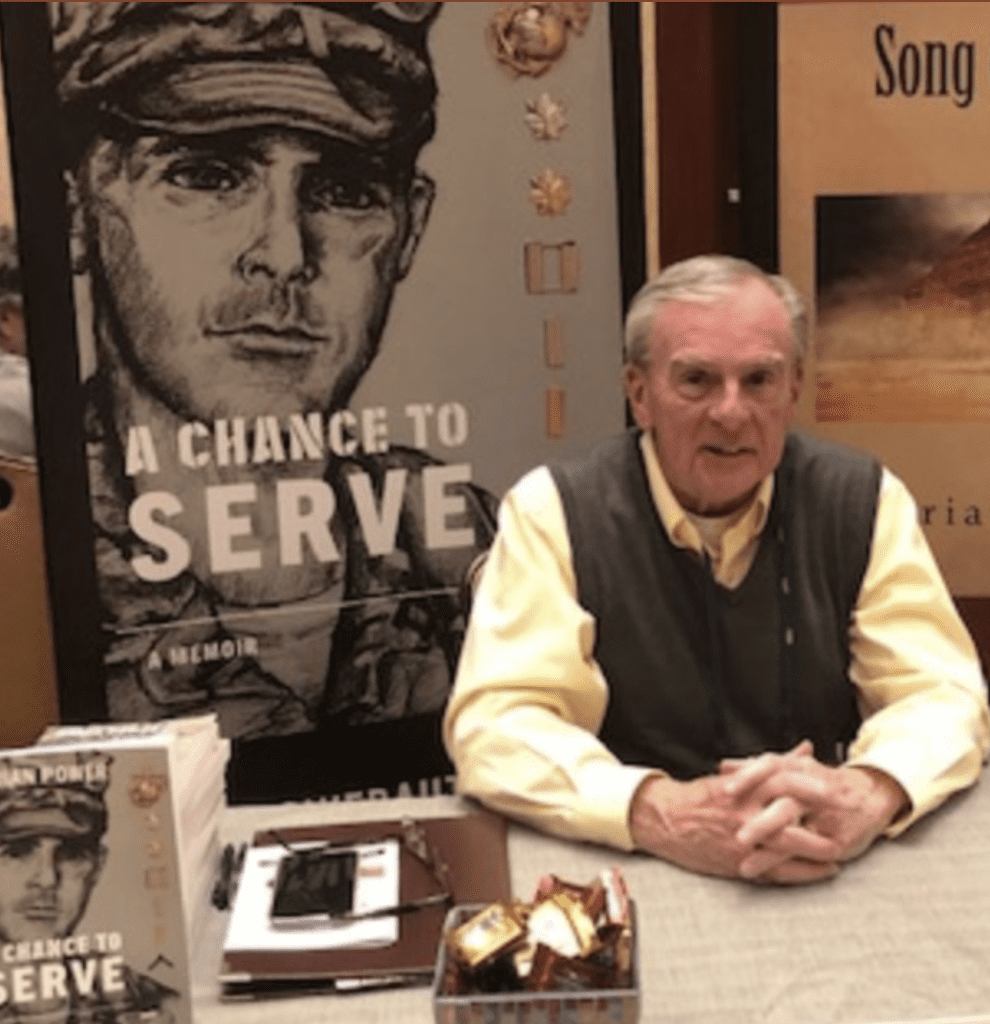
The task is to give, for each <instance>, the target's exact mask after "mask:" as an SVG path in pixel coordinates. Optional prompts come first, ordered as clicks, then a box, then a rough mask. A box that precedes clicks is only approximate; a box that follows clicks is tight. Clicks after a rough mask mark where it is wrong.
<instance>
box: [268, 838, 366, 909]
mask: <svg viewBox="0 0 990 1024" xmlns="http://www.w3.org/2000/svg"><path fill="white" fill-rule="evenodd" d="M357 862H358V854H357V851H356V850H323V849H319V848H317V849H312V850H297V851H295V852H293V853H289V854H286V856H285V857H283V858H282V860H281V861H280V862H279V865H278V871H277V873H276V875H275V889H274V893H273V895H272V908H271V918H272V922H273V923H276V924H277V923H279V922H281V923H287V924H296V923H298V924H302V923H304V922H303V919H304V918H316V919H318V920H321V921H323V922H326V920H327V918H328V917H333V916H337V915H340V914H346V913H348V912H350V911H351V910H352V909H353V908H354V882H355V878H356V876H357Z"/></svg>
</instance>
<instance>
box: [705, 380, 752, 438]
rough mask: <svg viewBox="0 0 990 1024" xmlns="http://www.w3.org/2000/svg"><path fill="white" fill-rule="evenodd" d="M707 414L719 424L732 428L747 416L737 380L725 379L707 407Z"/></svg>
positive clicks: (740, 423)
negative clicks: (715, 396)
mask: <svg viewBox="0 0 990 1024" xmlns="http://www.w3.org/2000/svg"><path fill="white" fill-rule="evenodd" d="M709 415H710V416H711V418H712V419H713V420H715V421H716V422H717V423H718V424H719V425H720V426H722V427H725V428H726V429H728V430H732V429H734V428H736V427H739V426H741V425H742V424H743V423H744V422H745V420H746V416H747V412H746V404H745V400H744V396H743V393H742V389H741V388H740V386H739V381H737V380H731V379H730V380H726V381H725V383H724V386H723V387H722V388H721V390H720V391H719V393H718V396H717V398H716V399H715V401H714V402H713V403H712V405H711V407H710V409H709Z"/></svg>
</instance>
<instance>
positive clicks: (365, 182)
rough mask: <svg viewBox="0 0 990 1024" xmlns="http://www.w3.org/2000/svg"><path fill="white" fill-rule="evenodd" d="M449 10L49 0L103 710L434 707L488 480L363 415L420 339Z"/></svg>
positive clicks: (316, 716) (288, 717)
mask: <svg viewBox="0 0 990 1024" xmlns="http://www.w3.org/2000/svg"><path fill="white" fill-rule="evenodd" d="M441 7H442V5H441V4H436V3H276V4H262V3H257V4H256V3H228V4H213V3H209V4H206V3H186V4H182V3H155V4H142V3H54V4H50V5H49V8H50V13H51V17H52V38H53V48H54V61H55V71H56V76H57V89H58V102H59V105H60V109H61V114H62V119H61V123H62V131H63V135H64V147H63V148H64V152H65V179H66V183H67V197H68V206H69V216H70V221H71V227H70V230H71V238H70V249H71V258H72V267H73V272H74V275H75V281H76V316H77V326H78V331H79V334H80V350H81V351H82V352H84V353H85V352H89V353H90V355H89V358H88V361H87V359H86V358H83V364H84V365H83V367H82V369H83V375H84V379H85V385H84V386H85V408H86V423H85V434H86V458H87V466H88V480H89V489H90V501H91V506H92V515H93V522H94V531H95V544H96V553H95V560H96V567H97V576H98V579H99V600H100V605H101V608H100V615H101V620H102V623H103V631H104V636H105V654H104V663H105V666H106V702H107V712H108V714H109V716H110V717H111V718H114V719H123V720H131V719H155V718H162V717H170V716H176V715H184V714H192V713H196V712H199V711H203V710H214V711H216V712H217V713H218V714H219V716H220V720H221V723H222V728H223V730H224V732H225V734H226V735H227V736H230V737H233V738H235V739H238V740H254V739H257V738H268V737H277V736H292V735H295V734H298V733H304V732H309V731H312V730H316V729H319V728H321V727H323V726H325V725H326V724H327V723H334V724H337V725H340V724H344V725H360V724H366V723H377V722H384V721H389V720H396V719H401V718H405V717H410V716H418V715H435V716H436V715H439V714H440V713H441V712H442V709H443V707H444V704H445V701H446V698H447V695H448V692H449V688H450V685H451V679H452V674H453V669H454V665H455V662H456V658H457V654H458V651H459V645H460V640H461V636H462V633H463V627H464V623H463V612H462V610H461V607H460V604H459V602H458V598H457V589H458V586H459V584H460V583H461V581H462V579H463V576H464V572H465V570H466V568H467V566H468V565H469V564H470V563H471V561H472V560H473V558H474V557H475V556H476V555H477V553H478V552H479V551H480V550H483V549H484V548H486V547H487V546H488V544H489V542H490V540H491V536H492V531H493V499H492V498H491V496H490V495H488V494H486V493H485V492H484V491H483V490H482V489H481V488H479V487H477V486H476V485H475V484H474V483H473V482H472V481H471V479H470V467H469V466H459V465H454V464H448V463H445V462H440V461H438V460H436V459H434V458H433V457H432V456H431V455H429V454H427V452H426V451H424V450H420V449H417V448H414V447H404V446H400V445H397V444H393V443H390V441H389V438H388V432H387V429H386V427H387V423H386V419H385V417H386V412H385V410H377V411H376V410H370V411H369V410H363V411H361V410H351V409H349V402H350V400H351V399H352V397H353V395H354V392H355V389H356V388H357V386H358V384H359V383H360V382H361V380H362V378H363V376H364V375H365V374H366V372H367V370H368V369H369V367H370V366H371V364H372V363H373V361H374V360H375V358H376V355H377V353H378V351H379V347H380V345H381V344H385V343H387V344H390V345H403V344H405V345H409V346H411V347H413V348H414V346H415V338H413V339H401V338H391V337H384V340H383V336H385V335H387V332H386V330H385V328H386V324H387V321H388V318H389V310H390V305H391V302H392V298H393V293H394V291H395V289H396V287H397V286H398V285H399V284H400V282H401V281H402V279H403V278H405V277H406V275H407V274H409V272H410V271H411V269H412V267H413V264H414V260H415V256H416V249H417V245H418V243H419V240H420V238H421V236H422V234H423V232H424V231H425V230H426V227H427V222H428V219H429V214H430V209H431V205H432V203H433V200H434V193H435V185H434V183H433V181H432V180H431V179H430V177H428V176H427V175H426V174H425V173H423V172H422V171H421V170H420V169H419V167H418V166H417V164H418V158H419V154H420V151H421V149H422V147H423V146H424V145H426V144H427V143H428V142H429V140H430V139H431V137H432V135H433V133H434V129H435V106H436V98H437V91H438V87H437V83H436V80H435V76H434V72H433V66H432V62H431V57H430V52H429V45H428V44H429V33H430V29H431V26H432V24H433V22H434V21H435V19H436V18H437V17H438V15H439V14H440V8H441ZM411 358H414V355H412V354H411Z"/></svg>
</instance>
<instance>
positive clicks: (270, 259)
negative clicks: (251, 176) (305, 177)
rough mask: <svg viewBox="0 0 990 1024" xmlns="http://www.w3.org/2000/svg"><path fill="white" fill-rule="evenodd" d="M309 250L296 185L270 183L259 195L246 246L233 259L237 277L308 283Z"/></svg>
mask: <svg viewBox="0 0 990 1024" xmlns="http://www.w3.org/2000/svg"><path fill="white" fill-rule="evenodd" d="M310 249H311V246H310V244H309V243H308V236H307V230H306V224H305V217H304V213H303V210H302V207H301V204H300V202H299V196H298V195H297V191H296V188H295V187H294V185H293V184H292V183H291V182H274V183H270V184H269V186H268V187H267V188H266V189H264V190H263V191H262V194H261V195H260V196H259V200H258V203H257V208H256V210H255V212H254V217H253V220H252V222H251V225H250V232H249V238H248V242H247V245H246V246H245V248H244V251H243V253H242V254H241V255H240V257H239V258H238V260H237V265H238V270H239V271H240V273H241V276H242V277H243V278H244V279H245V280H251V279H254V278H258V277H261V278H266V279H268V280H270V281H273V282H277V283H280V284H287V283H289V282H300V281H301V282H307V283H308V282H309V281H311V280H312V279H313V277H314V276H315V273H314V267H315V264H314V261H313V260H312V258H311V253H310Z"/></svg>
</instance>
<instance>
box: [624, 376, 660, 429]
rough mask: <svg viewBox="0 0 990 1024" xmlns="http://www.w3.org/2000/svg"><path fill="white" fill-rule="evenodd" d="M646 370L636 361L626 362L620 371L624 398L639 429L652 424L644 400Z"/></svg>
mask: <svg viewBox="0 0 990 1024" xmlns="http://www.w3.org/2000/svg"><path fill="white" fill-rule="evenodd" d="M646 375H647V370H646V368H645V367H643V366H638V365H637V364H636V363H626V365H625V368H624V369H623V371H622V383H623V385H624V386H625V389H626V398H628V399H629V407H630V409H631V410H632V414H633V418H634V419H635V420H636V423H637V425H638V426H639V427H640V429H641V430H649V429H650V427H652V426H653V423H652V420H651V418H650V415H649V410H648V408H647V402H646V389H647V386H648V381H647V379H646Z"/></svg>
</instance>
